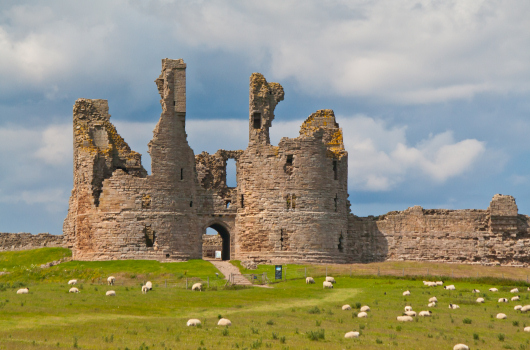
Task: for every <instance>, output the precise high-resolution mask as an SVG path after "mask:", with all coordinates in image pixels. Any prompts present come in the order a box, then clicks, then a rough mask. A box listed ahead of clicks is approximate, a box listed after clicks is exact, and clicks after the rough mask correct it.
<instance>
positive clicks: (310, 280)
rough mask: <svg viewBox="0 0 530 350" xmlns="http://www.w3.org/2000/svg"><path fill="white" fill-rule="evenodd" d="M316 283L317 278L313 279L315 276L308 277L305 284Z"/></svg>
mask: <svg viewBox="0 0 530 350" xmlns="http://www.w3.org/2000/svg"><path fill="white" fill-rule="evenodd" d="M314 283H315V280H314V279H313V277H306V279H305V284H314Z"/></svg>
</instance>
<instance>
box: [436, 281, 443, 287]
mask: <svg viewBox="0 0 530 350" xmlns="http://www.w3.org/2000/svg"><path fill="white" fill-rule="evenodd" d="M436 285H437V286H443V285H444V281H436Z"/></svg>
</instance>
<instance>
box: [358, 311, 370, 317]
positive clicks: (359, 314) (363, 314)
mask: <svg viewBox="0 0 530 350" xmlns="http://www.w3.org/2000/svg"><path fill="white" fill-rule="evenodd" d="M357 317H360V318H366V317H368V314H367V313H366V312H359V313H358V314H357Z"/></svg>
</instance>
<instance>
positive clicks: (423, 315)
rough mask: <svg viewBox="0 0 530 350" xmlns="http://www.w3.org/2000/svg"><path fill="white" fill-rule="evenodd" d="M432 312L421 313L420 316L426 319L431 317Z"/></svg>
mask: <svg viewBox="0 0 530 350" xmlns="http://www.w3.org/2000/svg"><path fill="white" fill-rule="evenodd" d="M431 314H432V312H430V311H420V313H419V314H418V315H419V316H422V317H426V316H431Z"/></svg>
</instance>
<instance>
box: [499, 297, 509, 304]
mask: <svg viewBox="0 0 530 350" xmlns="http://www.w3.org/2000/svg"><path fill="white" fill-rule="evenodd" d="M498 301H499V303H507V302H508V299H506V298H499V300H498Z"/></svg>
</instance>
